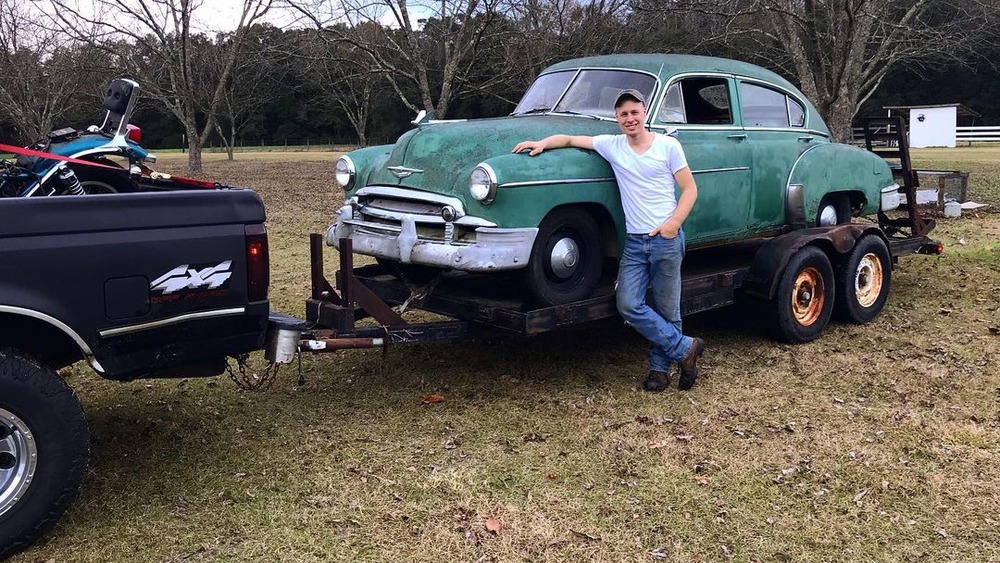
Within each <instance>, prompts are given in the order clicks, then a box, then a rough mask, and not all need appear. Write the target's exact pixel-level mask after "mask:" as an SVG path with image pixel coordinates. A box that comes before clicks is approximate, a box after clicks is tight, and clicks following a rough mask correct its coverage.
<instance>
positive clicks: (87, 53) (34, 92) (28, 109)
mask: <svg viewBox="0 0 1000 563" xmlns="http://www.w3.org/2000/svg"><path fill="white" fill-rule="evenodd" d="M40 19H41V14H38V13H31V12H28V11H27V9H26V7H25V5H24V4H23V3H21V4H18V3H17V2H14V1H12V0H0V76H2V77H3V78H2V79H0V113H2V117H3V119H2V120H3V121H7V122H9V123H10V124H11V125H13V127H14V130H15V131H16V133H17V136H18V141H20V142H21V143H23V144H26V143H29V142H31V141H35V140H37V139H40V138H42V137H44V136H45V135H46V134H47V133H48V132H49V131H51V130H52V128H53V126H54V125H55V123H56V121H57V120H63V119H68V118H76V117H79V116H80V115H81V114H83V113H84V111H85V109H86V108H88V107H89V106H90V105H92V104H96V103H97V101H98V99H99V96H98V94H99V92H100V91H101V86H102V82H103V81H105V80H106V79H107V78H108V72H107V71H106V70H102V69H104V67H105V66H106V65H104V64H102V63H103V62H104V60H102V57H101V56H100V53H98V52H97V51H96V50H94V49H91V48H88V47H87V45H86V44H81V43H76V42H74V41H72V40H71V39H70V38H69V37H68V36H66V35H64V34H61V33H59V32H58V31H53V30H49V29H46V28H45V27H44V26H42V25H40V21H39V20H40Z"/></svg>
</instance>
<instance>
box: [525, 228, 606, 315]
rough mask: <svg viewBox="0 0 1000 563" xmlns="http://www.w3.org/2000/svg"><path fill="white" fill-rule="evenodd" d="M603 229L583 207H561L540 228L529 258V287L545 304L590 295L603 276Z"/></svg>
mask: <svg viewBox="0 0 1000 563" xmlns="http://www.w3.org/2000/svg"><path fill="white" fill-rule="evenodd" d="M601 268H602V256H601V231H600V228H599V227H598V225H597V221H595V220H594V218H593V216H591V215H590V214H589V213H587V212H586V211H584V210H582V209H572V208H560V209H556V210H555V211H552V212H551V213H549V214H548V215H547V216H546V217H545V219H543V220H542V224H541V225H540V226H539V228H538V236H537V238H536V239H535V246H534V248H532V249H531V258H530V259H529V261H528V268H527V274H526V275H527V280H528V290H529V291H530V292H531V294H532V296H533V297H534V298H535V300H536V301H537V302H538V303H539V304H540V305H543V306H551V305H561V304H563V303H569V302H571V301H578V300H580V299H585V298H587V297H590V296H591V295H592V294H593V293H594V290H595V289H597V284H598V283H599V282H600V279H601Z"/></svg>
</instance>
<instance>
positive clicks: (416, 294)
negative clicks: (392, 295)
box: [393, 274, 441, 315]
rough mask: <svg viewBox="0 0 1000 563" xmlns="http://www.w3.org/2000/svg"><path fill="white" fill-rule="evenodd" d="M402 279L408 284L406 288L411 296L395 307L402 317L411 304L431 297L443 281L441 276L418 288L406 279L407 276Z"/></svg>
mask: <svg viewBox="0 0 1000 563" xmlns="http://www.w3.org/2000/svg"><path fill="white" fill-rule="evenodd" d="M402 279H403V282H405V283H406V287H407V288H408V289H409V290H410V296H409V297H407V298H406V300H405V301H403V302H402V303H400V304H399V305H396V306H395V307H393V309H394V310H395V311H396V313H397V314H399V315H402V314H403V313H405V312H406V310H407V309H408V308H409V307H410V303H411V302H413V301H420V300H421V299H423V298H424V297H427V296H428V295H430V294H431V292H432V291H434V288H435V287H437V284H438V282H439V281H441V274H438V275H436V276H434V279H432V280H431V281H429V282H428V283H426V284H424V285H422V286H418V285H417V284H415V283H413V282H411V281H410V280H408V279H406V277H405V276H404V277H403V278H402Z"/></svg>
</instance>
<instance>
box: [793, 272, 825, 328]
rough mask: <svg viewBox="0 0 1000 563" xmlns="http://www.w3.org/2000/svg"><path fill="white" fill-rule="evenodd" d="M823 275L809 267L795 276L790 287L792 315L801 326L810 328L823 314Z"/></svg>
mask: <svg viewBox="0 0 1000 563" xmlns="http://www.w3.org/2000/svg"><path fill="white" fill-rule="evenodd" d="M824 289H825V288H824V287H823V275H822V274H821V273H820V271H819V270H818V269H816V268H813V267H809V268H806V269H804V270H802V271H801V272H799V274H798V275H797V276H795V284H794V285H793V286H792V295H791V298H792V313H793V314H794V315H795V320H796V321H798V323H799V324H800V325H802V326H810V325H812V324H813V323H814V322H816V319H818V318H819V316H820V315H821V314H822V313H823V304H824V303H825V301H826V294H825V291H824Z"/></svg>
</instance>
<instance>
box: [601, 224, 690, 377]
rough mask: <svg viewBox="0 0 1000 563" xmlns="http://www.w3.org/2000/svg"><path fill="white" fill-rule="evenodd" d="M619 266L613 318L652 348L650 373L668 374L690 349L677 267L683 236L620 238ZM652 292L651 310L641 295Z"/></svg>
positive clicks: (681, 253)
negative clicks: (622, 242) (684, 330)
mask: <svg viewBox="0 0 1000 563" xmlns="http://www.w3.org/2000/svg"><path fill="white" fill-rule="evenodd" d="M625 237H626V238H625V250H624V252H623V253H622V257H621V262H619V265H618V287H617V290H616V296H617V303H618V313H619V314H621V316H622V318H624V319H625V322H626V323H628V324H630V325H632V326H633V327H634V328H635V329H636V330H637V331H639V334H641V335H643V336H644V337H645V338H646V340H649V341H650V342H651V343H652V347H651V348H650V351H649V369H651V370H656V371H663V372H669V371H670V365H671V364H672V363H674V362H679V361H680V360H682V359H684V356H685V355H687V352H688V350H689V349H690V348H691V342H692V339H691V338H690V337H688V336H684V334H683V333H682V332H681V261H683V260H684V231H683V230H681V231H679V232H678V233H677V236H676V237H674V238H672V239H667V238H663V237H661V236H659V235H654V236H649V235H646V234H641V235H634V234H628V235H625ZM650 286H652V289H653V303H652V307H651V306H650V305H648V304H647V303H646V290H647V289H648V288H649V287H650Z"/></svg>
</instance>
